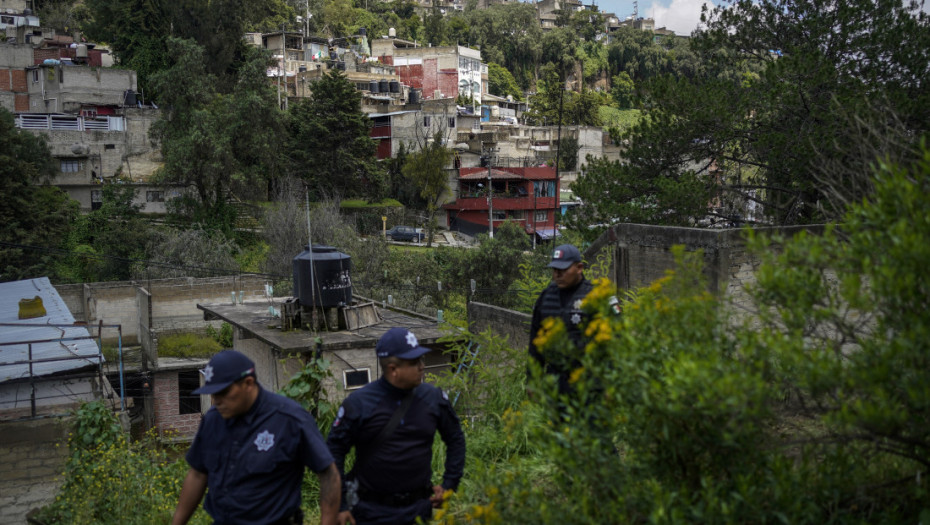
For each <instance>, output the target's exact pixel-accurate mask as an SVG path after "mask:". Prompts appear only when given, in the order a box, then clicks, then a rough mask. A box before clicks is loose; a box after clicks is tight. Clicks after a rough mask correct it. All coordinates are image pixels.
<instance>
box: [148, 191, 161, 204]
mask: <svg viewBox="0 0 930 525" xmlns="http://www.w3.org/2000/svg"><path fill="white" fill-rule="evenodd" d="M145 202H165V192H163V191H147V192H145Z"/></svg>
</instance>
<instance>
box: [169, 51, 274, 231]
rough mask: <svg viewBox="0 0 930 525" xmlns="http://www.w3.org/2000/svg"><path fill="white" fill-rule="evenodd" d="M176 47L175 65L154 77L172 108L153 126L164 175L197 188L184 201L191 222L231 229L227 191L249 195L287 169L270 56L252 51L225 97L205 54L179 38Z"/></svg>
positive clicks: (185, 211) (179, 202) (175, 182)
mask: <svg viewBox="0 0 930 525" xmlns="http://www.w3.org/2000/svg"><path fill="white" fill-rule="evenodd" d="M169 46H170V47H171V49H173V50H174V53H173V55H174V56H175V57H176V58H175V62H174V64H173V65H172V66H171V67H170V68H168V69H166V70H163V71H160V72H159V73H157V74H155V75H154V76H153V78H152V80H153V83H154V84H155V85H156V87H157V88H158V89H159V91H160V92H161V94H162V99H163V100H164V101H165V103H166V104H167V107H166V109H165V110H164V113H163V115H162V118H161V119H159V121H158V122H156V123H155V125H154V126H153V127H152V134H153V136H154V137H155V138H157V139H158V140H159V141H160V143H161V148H162V154H163V155H164V159H165V165H164V167H163V168H162V169H161V170H160V173H159V176H160V178H161V180H163V181H165V182H169V183H173V184H187V185H191V186H192V187H193V188H194V189H195V191H196V200H193V201H191V200H184V199H181V200H179V201H178V204H180V206H181V210H182V211H183V212H184V214H185V215H186V216H188V217H190V218H191V219H192V220H193V221H195V222H207V223H211V224H214V225H217V226H220V227H223V228H226V229H227V230H228V228H230V227H231V221H232V219H233V217H232V214H231V213H230V210H229V209H228V207H227V205H226V199H227V197H228V192H229V191H230V190H236V191H237V192H238V193H239V194H240V195H246V196H249V195H250V193H251V192H252V191H254V189H255V188H263V187H264V184H263V183H264V181H265V180H266V179H267V178H270V177H274V176H275V175H277V174H278V173H280V171H281V169H282V168H281V159H280V157H279V155H280V153H279V150H280V145H281V144H282V143H283V142H284V138H283V128H282V126H281V125H280V123H279V122H280V117H279V115H280V112H279V110H278V108H277V103H276V100H275V92H274V88H273V87H272V86H271V84H270V83H268V81H267V78H266V77H265V74H264V71H265V66H267V64H268V57H267V55H266V54H265V52H264V51H262V50H259V49H256V48H250V49H248V50H247V60H246V61H245V62H244V63H243V64H241V65H240V66H239V69H238V72H237V75H238V81H237V82H236V83H235V84H234V87H233V89H232V91H231V92H229V93H224V92H222V91H220V90H219V82H218V79H217V78H216V77H215V76H214V75H212V74H211V73H210V72H209V71H207V65H206V57H205V55H204V50H203V48H201V47H199V46H197V45H196V44H195V43H194V42H192V41H190V40H179V39H169Z"/></svg>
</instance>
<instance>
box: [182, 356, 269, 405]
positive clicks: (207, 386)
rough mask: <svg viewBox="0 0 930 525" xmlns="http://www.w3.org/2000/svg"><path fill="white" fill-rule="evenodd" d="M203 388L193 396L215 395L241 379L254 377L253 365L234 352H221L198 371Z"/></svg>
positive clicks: (247, 359)
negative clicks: (201, 376)
mask: <svg viewBox="0 0 930 525" xmlns="http://www.w3.org/2000/svg"><path fill="white" fill-rule="evenodd" d="M200 374H201V375H203V386H202V387H200V388H198V389H197V390H194V392H193V393H194V394H198V395H206V394H215V393H217V392H219V391H221V390H223V389H225V388H226V387H228V386H229V385H231V384H233V383H235V382H236V381H238V380H240V379H242V378H243V377H248V376H250V375H253V376H254V375H255V363H253V362H252V360H251V359H249V358H248V357H246V356H244V355H242V354H240V353H239V352H236V351H235V350H223V351H222V352H220V353H218V354H216V355H214V356H213V357H211V358H210V362H209V363H207V366H205V367H203V369H202V370H200Z"/></svg>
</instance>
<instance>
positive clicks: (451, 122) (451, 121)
mask: <svg viewBox="0 0 930 525" xmlns="http://www.w3.org/2000/svg"><path fill="white" fill-rule="evenodd" d="M449 129H455V117H449Z"/></svg>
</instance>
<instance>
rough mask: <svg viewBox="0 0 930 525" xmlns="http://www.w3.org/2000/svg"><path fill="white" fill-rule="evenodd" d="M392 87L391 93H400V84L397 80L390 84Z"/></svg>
mask: <svg viewBox="0 0 930 525" xmlns="http://www.w3.org/2000/svg"><path fill="white" fill-rule="evenodd" d="M390 86H391V93H400V82H398V81H396V80H392V81H391V82H390Z"/></svg>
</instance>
